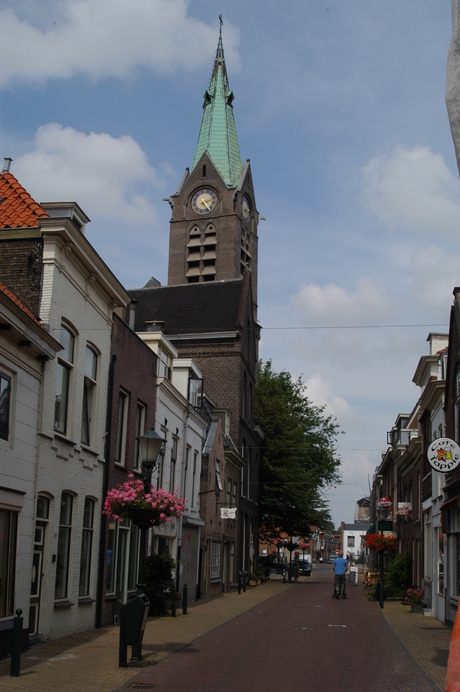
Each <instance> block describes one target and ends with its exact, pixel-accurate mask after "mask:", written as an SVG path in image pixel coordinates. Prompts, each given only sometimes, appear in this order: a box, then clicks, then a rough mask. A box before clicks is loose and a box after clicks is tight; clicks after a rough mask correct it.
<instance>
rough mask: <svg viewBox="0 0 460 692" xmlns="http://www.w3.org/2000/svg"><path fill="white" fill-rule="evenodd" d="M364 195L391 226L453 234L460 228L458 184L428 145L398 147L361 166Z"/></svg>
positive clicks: (441, 158)
mask: <svg viewBox="0 0 460 692" xmlns="http://www.w3.org/2000/svg"><path fill="white" fill-rule="evenodd" d="M363 192H364V197H365V200H366V202H367V205H368V207H369V209H370V210H371V212H372V213H373V214H375V215H376V216H377V217H378V218H379V219H380V220H381V221H384V222H385V223H387V224H388V225H389V227H391V228H407V229H412V230H415V231H418V232H420V231H437V232H439V233H440V234H443V235H444V234H449V235H451V234H455V236H458V233H459V230H460V186H459V181H458V178H457V177H456V176H453V175H452V173H451V172H450V170H449V169H448V167H447V166H446V163H445V161H444V159H443V157H442V156H441V155H440V154H434V153H433V152H432V151H431V150H430V149H429V148H428V147H421V146H417V147H414V148H413V149H405V148H403V147H398V148H397V149H395V150H394V152H393V154H392V155H391V156H381V157H376V158H374V159H372V160H371V161H370V162H369V163H368V165H367V166H366V167H365V168H364V190H363Z"/></svg>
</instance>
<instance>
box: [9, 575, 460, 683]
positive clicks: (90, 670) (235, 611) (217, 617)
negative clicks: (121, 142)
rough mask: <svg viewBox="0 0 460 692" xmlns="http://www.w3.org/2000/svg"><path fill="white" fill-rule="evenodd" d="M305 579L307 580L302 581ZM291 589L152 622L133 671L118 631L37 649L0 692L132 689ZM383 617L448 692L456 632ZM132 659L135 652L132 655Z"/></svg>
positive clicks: (397, 607)
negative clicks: (122, 660)
mask: <svg viewBox="0 0 460 692" xmlns="http://www.w3.org/2000/svg"><path fill="white" fill-rule="evenodd" d="M304 579H307V578H305V577H304V578H303V579H301V580H300V581H303V580H304ZM289 588H291V585H289V584H283V583H282V582H279V581H278V582H277V581H269V582H267V583H266V584H264V585H260V586H257V587H249V588H248V590H247V591H246V593H241V595H238V593H237V592H232V593H229V594H222V596H219V597H218V598H215V599H212V600H206V601H199V602H198V603H197V604H192V605H190V606H189V611H188V615H178V617H176V618H151V619H149V621H148V623H147V627H146V631H145V636H144V645H143V661H142V662H140V663H135V662H129V664H128V668H118V637H119V629H118V628H117V627H108V628H105V629H102V630H91V631H89V632H82V633H79V634H75V635H71V636H69V637H64V638H62V639H58V640H55V641H52V642H47V643H45V644H38V645H36V646H34V647H31V648H30V649H29V650H28V651H27V652H26V653H25V654H23V655H22V659H21V676H20V677H19V678H11V677H9V670H10V661H9V659H7V660H4V661H0V689H1V690H2V692H3V691H4V692H10V691H13V690H15V691H16V690H17V691H18V692H46V691H48V690H62V689H67V690H71V691H72V692H89V691H90V690H91V692H93V691H94V690H98V691H99V690H100V691H101V692H110V691H113V690H115V688H122V687H127V686H128V685H129V682H130V679H132V678H133V677H134V675H136V674H137V673H138V672H139V669H140V668H142V667H145V666H151V665H153V664H154V663H157V662H158V661H160V660H161V659H163V658H165V657H166V656H168V655H169V654H170V653H172V652H173V651H176V650H178V649H180V648H182V647H183V646H184V645H185V644H187V643H190V642H192V641H193V640H195V639H197V638H198V637H199V636H200V635H202V634H204V633H206V632H209V631H210V630H212V629H214V628H216V627H218V626H219V625H222V624H224V623H225V622H228V621H229V620H231V619H233V618H235V617H237V616H238V615H240V614H241V613H244V612H247V611H249V610H251V609H252V608H254V606H256V605H258V604H259V603H261V602H262V601H265V600H266V599H268V598H271V597H272V596H275V595H277V594H279V593H283V592H284V591H286V590H287V589H289ZM353 588H357V589H358V588H360V587H353ZM363 597H365V595H364V594H363ZM379 612H380V613H381V614H382V615H383V617H384V618H385V620H386V621H387V623H388V624H389V626H390V627H391V628H392V629H393V631H394V632H395V634H396V635H397V636H398V637H399V639H400V640H401V641H402V642H403V644H404V645H405V647H406V648H407V649H408V651H409V652H410V654H411V655H412V656H413V657H414V658H415V659H416V661H417V662H418V664H419V665H420V666H421V667H422V668H423V669H424V670H425V672H426V673H427V674H428V675H429V676H430V678H431V679H432V680H433V682H434V683H435V684H436V685H437V686H438V687H439V689H440V690H443V689H444V679H445V675H446V668H447V657H448V652H449V644H450V635H451V629H450V628H449V627H446V626H444V625H442V624H441V623H440V622H438V621H437V620H436V619H435V618H432V617H425V616H423V615H417V614H415V613H412V612H411V611H410V609H408V608H407V607H405V606H402V605H401V604H400V603H399V602H395V601H385V607H384V609H383V610H382V611H379ZM130 654H131V648H129V649H128V655H130Z"/></svg>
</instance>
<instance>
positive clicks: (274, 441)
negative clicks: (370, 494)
mask: <svg viewBox="0 0 460 692" xmlns="http://www.w3.org/2000/svg"><path fill="white" fill-rule="evenodd" d="M255 412H256V424H257V425H259V426H260V427H261V428H262V431H263V433H264V435H265V440H264V446H263V450H262V454H261V458H260V491H259V506H260V512H261V516H260V524H261V536H262V538H263V539H264V538H265V539H269V540H273V539H276V538H277V537H279V535H280V534H281V533H285V534H288V536H304V537H305V536H308V535H310V533H311V529H310V527H311V526H320V527H321V528H326V527H327V526H330V525H331V524H330V522H331V517H330V514H329V510H328V507H327V504H326V502H325V501H324V499H323V495H322V491H323V490H324V489H325V488H326V487H328V486H331V485H336V484H338V483H340V475H339V466H340V458H339V456H338V454H337V451H336V438H337V434H338V432H339V425H338V423H337V422H336V420H335V419H333V418H332V417H331V416H326V415H325V414H324V407H321V406H315V405H314V404H313V403H312V402H311V401H309V399H308V398H307V396H306V385H305V384H304V382H303V381H302V378H301V377H299V379H298V380H294V379H293V378H292V376H291V374H290V373H288V372H286V371H282V372H279V373H276V372H274V371H273V370H272V364H271V361H267V362H265V363H263V362H261V363H260V366H259V381H258V384H257V388H256V403H255Z"/></svg>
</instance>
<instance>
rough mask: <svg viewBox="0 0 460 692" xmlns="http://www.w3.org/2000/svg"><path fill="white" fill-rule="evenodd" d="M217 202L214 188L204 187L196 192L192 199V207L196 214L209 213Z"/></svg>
mask: <svg viewBox="0 0 460 692" xmlns="http://www.w3.org/2000/svg"><path fill="white" fill-rule="evenodd" d="M216 204H217V195H216V193H215V192H214V190H210V189H209V188H204V189H202V190H198V192H195V194H194V195H193V199H192V209H193V211H194V212H195V213H196V214H209V212H210V211H212V210H213V209H214V207H215V206H216Z"/></svg>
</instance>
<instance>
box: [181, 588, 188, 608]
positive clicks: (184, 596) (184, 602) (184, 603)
mask: <svg viewBox="0 0 460 692" xmlns="http://www.w3.org/2000/svg"><path fill="white" fill-rule="evenodd" d="M182 615H187V584H184V586H183V587H182Z"/></svg>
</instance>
